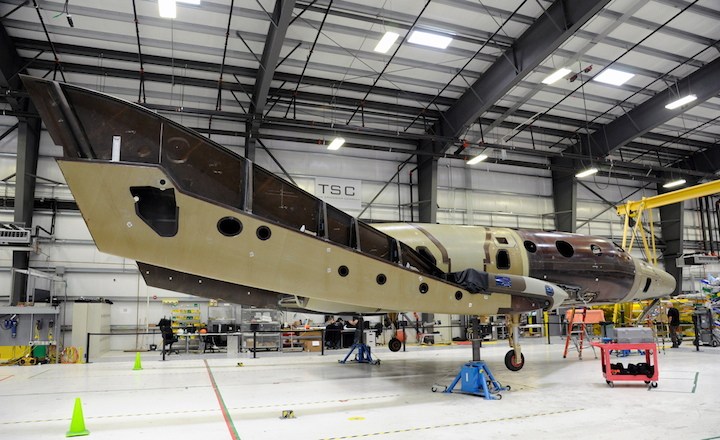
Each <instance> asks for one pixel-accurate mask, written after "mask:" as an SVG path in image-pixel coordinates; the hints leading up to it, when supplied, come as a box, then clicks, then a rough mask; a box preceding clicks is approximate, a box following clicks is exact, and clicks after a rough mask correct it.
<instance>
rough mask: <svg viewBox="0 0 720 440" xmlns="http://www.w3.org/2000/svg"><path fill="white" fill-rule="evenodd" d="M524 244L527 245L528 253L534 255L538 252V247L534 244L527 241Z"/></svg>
mask: <svg viewBox="0 0 720 440" xmlns="http://www.w3.org/2000/svg"><path fill="white" fill-rule="evenodd" d="M523 244H524V245H525V249H526V250H527V251H528V252H530V253H531V254H534V253H535V252H537V245H536V244H535V243H533V242H532V241H530V240H525V242H524V243H523Z"/></svg>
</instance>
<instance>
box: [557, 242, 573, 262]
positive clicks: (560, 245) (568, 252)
mask: <svg viewBox="0 0 720 440" xmlns="http://www.w3.org/2000/svg"><path fill="white" fill-rule="evenodd" d="M555 247H556V248H557V250H558V252H560V255H562V256H563V257H565V258H570V257H572V256H573V254H574V253H575V249H573V247H572V245H571V244H570V243H568V242H567V241H563V240H558V241H556V242H555Z"/></svg>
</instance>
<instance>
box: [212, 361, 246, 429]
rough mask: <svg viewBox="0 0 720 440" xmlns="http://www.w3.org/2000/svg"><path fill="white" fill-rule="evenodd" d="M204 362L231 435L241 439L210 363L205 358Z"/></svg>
mask: <svg viewBox="0 0 720 440" xmlns="http://www.w3.org/2000/svg"><path fill="white" fill-rule="evenodd" d="M203 362H205V368H206V369H207V372H208V376H210V383H212V387H213V391H215V397H217V400H218V403H219V404H220V409H221V410H222V414H223V418H224V419H225V425H226V426H227V428H228V431H230V437H231V438H232V439H233V440H240V436H239V435H238V432H237V429H235V424H234V423H233V421H232V418H231V417H230V414H229V413H228V409H227V406H225V401H224V400H223V398H222V395H221V394H220V390H218V387H217V384H216V383H215V377H213V374H212V371H210V365H208V363H207V360H203Z"/></svg>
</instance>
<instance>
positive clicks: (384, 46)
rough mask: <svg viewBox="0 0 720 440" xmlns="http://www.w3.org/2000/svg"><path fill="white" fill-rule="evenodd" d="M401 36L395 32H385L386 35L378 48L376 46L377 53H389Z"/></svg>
mask: <svg viewBox="0 0 720 440" xmlns="http://www.w3.org/2000/svg"><path fill="white" fill-rule="evenodd" d="M399 36H400V35H399V34H397V33H395V32H385V35H383V37H382V38H381V39H380V41H379V42H378V44H377V46H375V52H380V53H387V51H389V50H390V48H391V47H392V45H393V44H395V41H396V40H397V39H398V37H399Z"/></svg>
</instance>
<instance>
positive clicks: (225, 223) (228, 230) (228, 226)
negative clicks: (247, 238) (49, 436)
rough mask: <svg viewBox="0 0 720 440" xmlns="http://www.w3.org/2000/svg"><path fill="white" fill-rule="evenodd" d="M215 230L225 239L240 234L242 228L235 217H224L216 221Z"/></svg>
mask: <svg viewBox="0 0 720 440" xmlns="http://www.w3.org/2000/svg"><path fill="white" fill-rule="evenodd" d="M217 229H218V231H219V232H220V233H221V234H222V235H224V236H226V237H234V236H236V235H238V234H240V233H241V232H242V229H243V226H242V223H241V222H240V220H238V219H236V218H235V217H224V218H221V219H220V221H218V223H217Z"/></svg>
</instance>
